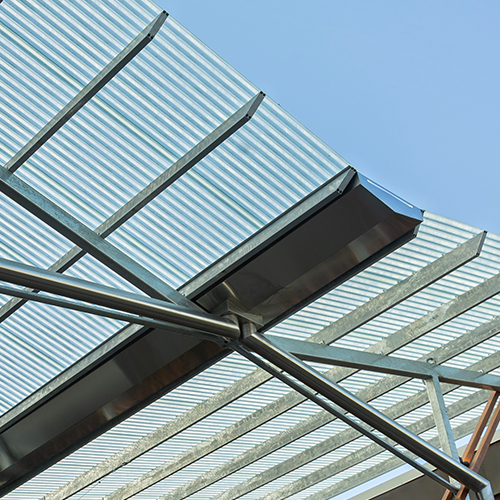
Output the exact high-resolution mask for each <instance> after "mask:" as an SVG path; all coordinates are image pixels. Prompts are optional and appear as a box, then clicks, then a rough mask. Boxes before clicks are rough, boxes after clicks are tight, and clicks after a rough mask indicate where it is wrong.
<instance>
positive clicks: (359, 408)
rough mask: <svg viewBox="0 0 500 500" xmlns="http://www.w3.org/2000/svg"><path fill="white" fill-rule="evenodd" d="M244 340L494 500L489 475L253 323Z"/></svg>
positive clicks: (410, 448) (293, 373) (450, 474)
mask: <svg viewBox="0 0 500 500" xmlns="http://www.w3.org/2000/svg"><path fill="white" fill-rule="evenodd" d="M244 326H245V325H244ZM243 344H244V345H245V346H247V347H249V348H250V349H252V350H253V351H255V352H256V353H257V354H259V355H261V356H262V357H264V359H266V360H268V361H270V362H271V363H273V364H274V365H276V366H277V367H278V368H280V369H282V370H284V371H285V372H286V373H288V374H290V375H292V376H293V377H295V378H297V380H299V381H300V382H302V383H303V384H305V385H307V386H308V387H310V388H311V389H313V390H315V391H317V392H319V393H320V394H321V395H322V396H324V397H326V398H327V399H329V400H330V401H332V402H334V403H335V404H338V405H339V406H340V407H341V408H343V409H344V410H345V411H347V412H350V413H352V414H353V415H355V416H356V417H357V418H359V419H361V420H362V421H363V422H365V423H367V424H368V425H370V426H372V427H374V428H375V429H377V430H378V431H380V432H382V433H383V434H385V435H386V436H387V437H389V438H391V439H393V440H394V441H396V442H397V443H398V444H400V445H402V446H404V447H405V448H406V449H408V450H409V451H411V452H413V453H415V454H416V455H417V456H418V457H420V458H423V459H424V460H426V461H427V462H429V463H430V464H431V465H433V466H434V467H437V468H438V469H440V470H442V471H443V472H445V473H446V474H448V475H449V476H451V477H453V478H454V479H456V480H457V481H460V482H461V483H462V484H464V485H465V486H467V487H468V488H470V489H471V490H473V491H474V492H476V493H477V495H478V496H479V497H480V498H481V499H484V500H486V499H488V500H493V492H492V490H491V486H490V483H489V482H488V481H487V480H486V479H484V478H483V477H481V476H480V475H478V474H477V473H475V472H473V471H471V470H469V469H468V468H467V467H466V466H464V465H462V464H461V463H458V462H456V461H454V460H453V459H452V458H451V457H449V456H448V455H446V454H445V453H443V452H442V451H440V450H438V449H437V448H434V447H433V446H431V445H429V443H427V442H426V441H424V440H423V439H421V438H419V437H418V436H415V435H414V434H412V433H411V432H409V431H408V429H406V428H405V427H403V426H401V425H400V424H398V423H396V422H394V421H393V420H392V419H390V418H389V417H387V416H386V415H384V414H383V413H381V412H379V411H378V410H376V409H375V408H372V407H371V406H370V405H368V404H367V403H365V402H364V401H362V400H361V399H359V398H357V397H356V396H354V395H353V394H351V393H350V392H349V391H347V390H345V389H344V388H342V387H340V386H339V385H337V384H336V383H334V382H332V381H331V380H329V379H328V378H326V377H325V376H324V375H322V374H320V373H318V372H316V370H314V369H313V368H311V367H310V366H308V365H307V364H305V363H304V362H302V361H300V360H299V359H298V358H296V357H295V356H293V355H292V354H289V353H287V352H286V351H282V350H281V349H280V348H278V347H277V346H276V345H274V344H273V343H272V342H270V341H269V340H268V339H266V338H265V337H264V336H263V335H261V334H257V333H256V330H255V327H254V326H253V325H251V326H250V327H247V329H246V332H245V330H244V338H243Z"/></svg>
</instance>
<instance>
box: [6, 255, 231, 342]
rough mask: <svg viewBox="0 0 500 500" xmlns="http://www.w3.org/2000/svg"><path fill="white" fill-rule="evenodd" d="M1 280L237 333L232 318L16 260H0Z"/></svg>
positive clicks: (205, 328)
mask: <svg viewBox="0 0 500 500" xmlns="http://www.w3.org/2000/svg"><path fill="white" fill-rule="evenodd" d="M0 280H1V281H7V282H8V283H14V284H16V285H21V286H27V287H31V288H36V289H37V290H43V291H45V292H49V293H55V294H57V295H63V296H65V297H69V298H72V299H77V300H82V301H84V302H90V303H92V304H97V305H99V306H104V307H110V308H113V309H118V310H119V311H125V312H127V313H132V314H137V315H143V316H146V317H150V318H154V319H159V320H160V321H165V322H168V323H174V324H175V325H180V326H185V327H188V328H193V329H195V330H201V331H204V332H207V333H213V334H215V335H220V336H222V337H229V338H233V339H237V338H238V337H239V336H240V329H239V326H238V325H237V324H235V323H233V322H232V321H231V320H228V319H224V318H221V317H219V316H215V315H213V314H209V313H206V312H204V311H198V310H195V309H193V308H187V307H182V306H178V305H176V304H171V303H169V302H166V301H164V300H158V299H153V298H150V297H144V296H142V295H139V294H136V293H131V292H126V291H123V290H119V289H118V288H111V287H107V286H104V285H98V284H96V283H92V282H91V281H85V280H81V279H77V278H72V277H70V276H66V275H63V274H58V273H54V272H52V271H45V270H43V269H39V268H37V267H32V266H27V265H25V264H20V263H18V262H13V261H9V260H5V259H0Z"/></svg>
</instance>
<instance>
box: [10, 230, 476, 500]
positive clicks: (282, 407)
mask: <svg viewBox="0 0 500 500" xmlns="http://www.w3.org/2000/svg"><path fill="white" fill-rule="evenodd" d="M484 238H485V233H479V234H478V235H476V236H474V237H473V238H471V239H470V240H468V241H466V242H465V243H463V244H461V245H459V246H458V247H457V248H455V249H453V250H451V251H450V252H448V253H446V254H444V255H443V256H441V257H439V258H438V259H436V260H435V261H433V262H432V263H430V264H428V265H427V266H425V267H424V268H422V269H421V270H419V271H418V272H416V273H415V274H413V275H412V276H410V277H408V278H406V279H404V280H402V281H401V282H399V283H398V284H396V285H394V286H393V287H391V288H390V289H388V290H387V291H385V292H383V293H382V294H381V295H380V297H383V300H382V299H379V298H378V297H375V298H374V299H372V300H370V301H369V302H367V303H365V304H363V305H362V306H360V307H358V308H357V309H356V310H354V311H352V312H351V313H348V314H346V315H345V316H344V317H343V318H341V319H340V320H338V321H336V322H334V323H333V324H332V325H330V326H328V327H326V328H324V329H323V330H321V331H320V332H318V333H317V334H315V335H312V336H311V337H310V340H311V341H318V342H319V341H320V340H321V339H322V338H325V337H326V338H332V336H333V332H337V331H338V332H340V333H338V334H337V335H339V336H342V335H345V334H347V333H349V332H351V331H353V330H355V329H356V328H358V327H360V326H361V325H363V324H364V323H366V322H367V321H369V320H370V319H372V318H374V317H376V316H377V315H378V314H381V313H382V312H384V311H385V310H387V309H388V308H390V307H393V306H394V305H397V304H398V303H400V302H401V301H403V300H406V299H407V298H409V297H411V296H412V295H414V294H416V293H417V292H419V291H420V290H422V289H423V288H425V287H426V286H429V285H430V284H432V283H434V282H435V281H437V280H439V279H441V278H442V277H444V276H446V275H448V274H449V273H451V272H453V271H454V270H455V269H458V268H459V267H461V266H462V265H464V264H466V263H467V262H470V261H471V260H473V259H474V258H476V257H477V256H478V255H479V254H480V252H481V248H482V245H483V242H484ZM0 314H1V309H0ZM0 318H1V316H0ZM337 325H338V328H337ZM477 338H481V335H480V334H479V333H478V336H477ZM271 378H272V377H271V376H270V375H269V374H268V373H267V372H265V371H264V370H261V369H257V370H255V371H254V372H252V373H250V374H249V375H247V376H246V377H244V378H243V379H241V380H239V381H237V382H235V383H234V384H232V385H231V386H230V387H228V388H227V389H224V390H223V391H221V392H220V393H218V394H216V395H215V396H213V397H212V398H209V399H208V400H207V401H205V402H203V403H201V404H200V405H198V406H196V407H195V408H193V409H191V410H189V411H188V412H186V413H185V414H183V415H181V416H179V417H177V418H176V419H174V420H173V421H172V422H169V423H167V424H165V425H164V426H162V427H159V428H158V429H157V430H155V431H154V432H152V433H151V434H149V435H147V436H145V437H144V438H142V439H140V440H139V441H137V443H134V444H132V445H130V446H128V447H127V448H124V449H123V450H121V451H120V452H118V453H116V454H115V455H113V456H112V457H110V458H109V459H106V460H104V461H103V462H101V463H100V464H98V465H96V466H95V467H93V468H92V469H90V470H88V471H87V472H85V473H83V474H82V475H80V476H78V477H77V478H75V479H73V480H72V481H70V482H68V483H67V484H65V485H63V486H61V487H60V488H58V489H57V490H55V491H54V492H52V493H50V494H48V495H46V497H45V499H46V500H64V499H66V498H69V497H70V496H72V495H74V494H75V493H77V492H78V491H81V490H82V489H83V488H86V487H88V486H90V485H91V484H93V483H95V482H96V481H99V480H100V479H102V478H103V477H105V476H107V475H108V474H110V473H111V472H113V471H114V470H116V469H118V468H120V467H123V466H124V465H126V464H127V463H129V462H130V461H132V460H134V459H135V458H138V457H139V456H141V455H142V454H144V453H146V452H148V451H149V450H151V449H153V448H155V447H156V446H158V445H160V444H162V443H163V442H165V441H167V440H168V439H170V438H171V437H173V436H175V435H177V434H178V433H180V432H182V431H183V430H185V429H187V428H189V427H190V426H191V425H193V424H195V423H196V422H199V421H200V420H202V419H203V418H205V417H207V416H209V415H211V414H212V413H214V412H215V411H217V410H219V409H220V408H223V407H224V406H226V405H228V404H230V403H232V402H233V401H235V400H236V399H238V398H239V397H241V396H244V395H245V394H247V393H248V392H250V391H251V390H253V389H255V388H257V387H259V386H260V385H262V384H263V383H265V382H266V381H268V380H270V379H271ZM303 400H304V399H303V398H301V397H300V396H299V395H297V394H295V393H289V394H288V395H286V396H284V397H283V398H280V399H279V400H277V401H276V402H275V403H272V404H271V405H268V406H267V407H266V408H265V409H263V410H259V411H257V412H255V413H253V414H252V415H250V417H249V418H247V419H244V421H242V422H241V424H240V423H238V428H239V430H238V432H236V429H233V427H235V426H231V427H230V428H228V429H226V430H225V431H222V432H223V433H224V436H223V435H220V436H219V435H217V443H216V442H214V443H211V444H210V443H206V444H205V445H203V446H200V447H199V448H196V449H191V450H188V452H187V453H186V454H183V455H182V456H180V457H177V458H176V460H175V463H172V464H168V466H167V464H163V465H162V466H160V467H158V468H157V470H156V469H155V470H154V471H152V472H151V473H150V474H149V475H148V477H149V476H153V477H150V479H151V481H152V483H151V484H154V483H155V482H157V481H155V480H154V476H158V477H160V478H163V477H167V476H169V475H171V474H173V473H174V472H175V471H176V470H179V468H183V467H185V466H187V465H189V464H190V463H192V462H194V461H196V460H198V459H199V458H201V457H203V456H205V455H206V454H208V453H211V452H212V451H214V450H216V449H217V448H218V447H220V446H223V445H224V444H225V443H227V442H230V441H232V440H234V439H236V438H238V437H239V436H240V435H242V434H244V433H246V432H249V431H251V430H252V429H254V428H256V427H258V426H259V425H262V424H263V423H265V422H267V421H269V420H270V419H272V418H274V417H275V416H277V415H280V414H281V413H283V412H285V411H287V410H288V409H290V408H293V407H294V406H296V405H297V404H299V403H300V402H302V401H303ZM328 421H330V416H329V415H328V418H327V419H326V420H323V421H322V423H320V424H319V426H321V425H324V424H326V423H328ZM312 430H314V429H312ZM307 432H308V431H307V430H304V431H303V434H302V435H304V434H307ZM278 447H279V446H278ZM266 454H267V453H266ZM184 455H186V456H184ZM221 474H224V471H221ZM159 480H161V479H159ZM143 483H144V488H142V489H145V488H147V487H149V486H148V485H147V483H148V481H147V477H144V481H143ZM203 487H205V486H202V488H203ZM123 490H124V491H120V490H117V492H116V495H115V496H116V498H128V497H126V496H123V497H122V496H121V495H122V493H123V494H124V495H125V494H126V488H124V489H123ZM119 491H120V493H119V494H118V492H119ZM113 495H114V494H112V495H111V496H110V498H113Z"/></svg>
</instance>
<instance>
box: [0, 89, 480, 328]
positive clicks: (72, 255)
mask: <svg viewBox="0 0 500 500" xmlns="http://www.w3.org/2000/svg"><path fill="white" fill-rule="evenodd" d="M264 96H265V94H263V93H262V92H260V93H259V94H256V95H255V96H254V97H252V99H250V100H249V101H248V102H247V103H246V104H244V105H243V106H242V107H241V108H240V109H238V110H237V111H236V112H235V113H234V114H233V115H231V116H230V117H229V118H228V119H227V120H225V121H224V122H223V123H222V124H221V125H219V126H218V127H217V128H216V129H215V130H213V131H212V132H211V133H210V134H208V135H207V136H206V137H205V138H204V139H202V140H201V141H200V142H199V143H198V144H197V145H196V146H194V147H193V148H192V149H191V150H190V151H188V152H187V153H186V154H185V155H184V156H182V157H181V158H180V159H179V160H177V161H176V162H175V163H174V164H173V165H172V166H170V167H169V168H168V169H167V170H165V171H164V172H163V173H162V174H160V175H159V176H158V177H157V178H156V179H155V180H154V181H152V182H151V183H150V184H148V185H147V186H146V187H145V188H144V189H142V190H141V191H139V193H137V194H136V195H135V196H134V197H133V198H132V199H131V200H130V201H129V202H127V203H126V204H125V205H124V206H123V207H121V208H120V209H118V210H117V211H116V212H115V213H114V214H113V215H112V216H111V217H110V218H109V219H107V220H106V221H105V222H103V223H102V224H101V225H100V226H99V227H98V228H97V229H95V233H96V234H97V235H99V236H101V237H102V238H106V237H108V236H109V235H110V234H111V233H113V232H114V231H116V230H117V229H118V228H119V227H120V226H121V225H122V224H124V223H125V222H127V221H128V220H129V219H130V218H131V217H132V216H133V215H135V214H136V213H137V212H138V211H139V210H140V209H141V208H143V207H145V206H146V205H147V204H148V203H149V202H150V201H152V200H153V199H154V198H155V197H157V196H158V195H159V194H161V193H162V192H163V191H164V190H165V189H167V188H168V187H169V186H170V185H171V184H172V183H173V182H175V181H176V180H177V179H178V178H179V177H181V176H182V175H183V174H185V173H186V172H187V171H188V170H189V169H191V168H192V167H194V166H195V165H196V164H197V163H198V162H200V161H201V160H202V159H203V158H205V156H207V155H208V154H209V153H210V152H211V151H213V150H214V149H215V148H216V147H217V146H218V145H219V144H221V143H222V142H223V141H224V140H226V139H227V138H228V137H229V136H231V135H232V134H233V133H234V132H236V131H237V130H239V129H240V128H241V127H242V126H243V125H244V124H245V123H247V122H248V121H249V120H250V119H251V118H252V116H253V115H254V114H255V112H256V110H257V109H258V107H259V105H260V103H261V102H262V100H263V99H264ZM459 248H461V247H459ZM472 252H473V249H472ZM86 253H87V252H86V251H85V250H82V249H81V248H79V247H74V248H72V249H71V250H70V251H69V252H68V253H67V254H66V255H64V256H62V257H61V258H60V259H59V260H58V261H57V262H55V263H54V264H53V265H52V266H50V267H49V271H54V272H58V273H63V272H64V271H66V270H67V269H69V268H70V267H71V266H72V265H74V264H75V263H76V262H78V261H79V260H80V259H81V258H82V257H83V256H84V255H85V254H86ZM471 258H472V257H471ZM30 291H31V290H30ZM25 303H26V300H25V299H22V298H17V299H13V300H10V301H9V302H7V303H6V304H4V305H3V306H2V307H0V322H2V321H4V320H5V319H7V318H8V317H9V316H10V315H11V314H13V313H14V312H15V311H17V310H18V309H19V308H20V307H21V306H22V305H23V304H25Z"/></svg>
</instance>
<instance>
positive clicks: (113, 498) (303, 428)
mask: <svg viewBox="0 0 500 500" xmlns="http://www.w3.org/2000/svg"><path fill="white" fill-rule="evenodd" d="M499 331H500V317H498V318H496V319H495V320H492V321H491V322H490V323H488V324H485V325H481V326H480V327H478V328H477V329H475V330H473V331H471V332H469V333H468V334H466V335H463V336H461V337H459V338H458V339H456V340H453V341H451V342H449V343H448V344H446V345H445V346H443V347H441V348H439V349H436V350H435V351H433V352H431V353H429V354H428V355H426V356H425V357H424V359H425V358H427V357H428V356H432V357H433V359H434V360H435V361H436V363H444V362H445V361H447V360H449V359H451V358H453V357H455V356H457V355H459V354H460V353H462V352H464V351H466V350H467V349H470V348H471V347H473V346H475V345H477V344H479V343H481V342H483V341H485V340H487V339H488V338H491V337H493V336H494V335H496V334H497V333H498V332H499ZM495 360H496V361H495ZM487 363H488V364H487ZM496 363H497V364H496ZM499 364H500V355H494V356H493V357H490V358H488V361H487V362H486V361H484V362H481V363H480V364H477V365H474V366H473V368H474V369H476V370H478V371H479V370H484V371H486V372H488V371H491V370H493V369H494V368H496V367H497V366H498V365H499ZM254 373H255V372H254ZM351 373H353V371H352V370H351V371H349V370H346V369H334V370H330V371H329V372H327V374H328V376H329V377H331V378H332V380H335V381H340V380H342V379H343V378H345V377H346V376H348V375H349V374H351ZM407 380H409V379H408V378H404V379H403V378H401V377H398V376H394V375H390V376H388V377H385V378H384V379H382V380H380V381H379V382H377V383H376V384H373V385H371V386H369V387H367V388H366V389H363V390H361V391H359V392H358V393H357V396H358V397H360V398H362V399H364V400H366V401H370V400H372V399H374V398H377V397H379V396H381V395H382V394H385V393H386V392H388V391H390V390H392V389H394V388H396V387H398V386H399V385H401V384H402V383H404V382H406V381H407ZM455 388H456V386H448V385H446V386H445V389H444V390H445V391H446V392H449V391H451V390H453V389H455ZM304 400H305V398H303V397H301V396H300V395H298V394H296V393H294V392H292V393H288V394H286V395H284V396H282V397H281V398H279V399H278V400H276V401H274V402H273V403H271V404H269V405H267V406H265V407H264V408H262V409H260V410H257V411H256V412H254V413H252V414H251V415H249V416H248V417H246V418H244V419H242V420H241V421H239V422H237V423H236V424H233V425H232V426H230V427H228V428H226V429H224V430H222V431H221V432H219V433H217V434H215V435H214V436H212V437H211V438H209V439H207V440H206V441H204V442H202V443H200V444H199V445H196V446H195V447H193V448H191V449H190V450H187V451H186V452H184V453H182V454H181V455H179V456H177V457H176V458H175V459H174V460H172V461H170V462H165V463H164V464H162V465H160V466H158V467H156V468H155V469H153V470H152V471H150V472H148V473H146V474H144V475H143V476H142V477H140V478H137V479H135V480H134V481H131V482H130V483H128V484H127V485H125V486H123V487H122V488H120V489H118V490H116V491H115V492H113V493H111V494H110V495H109V496H108V497H107V500H124V499H126V498H129V497H130V493H137V492H139V491H142V490H144V489H146V488H148V487H150V486H152V485H153V484H155V483H156V482H158V481H160V480H163V479H165V478H166V477H168V476H170V475H172V474H174V473H175V472H177V471H179V470H181V469H183V468H184V467H186V466H188V465H190V464H191V463H193V462H194V461H196V460H199V459H201V458H203V457H204V456H206V455H208V454H209V453H212V452H213V451H215V450H217V449H219V448H220V447H222V446H224V445H225V444H228V443H230V442H231V441H234V440H235V439H237V438H239V437H241V436H242V435H244V434H246V433H247V432H250V431H251V430H253V429H255V428H256V427H258V426H260V425H262V424H264V423H265V422H267V421H269V420H270V419H272V418H274V417H276V416H278V415H280V414H282V413H284V412H285V411H287V410H289V409H291V408H293V407H294V406H296V405H298V404H300V403H301V402H303V401H304ZM427 402H428V398H427V394H426V393H425V392H423V393H422V394H421V395H420V396H419V397H418V398H414V397H411V398H408V400H405V401H404V402H402V403H405V404H404V405H402V404H399V403H398V404H397V405H395V406H394V407H392V408H390V409H389V410H387V411H388V415H389V416H390V417H391V418H398V417H400V416H401V415H403V414H405V413H408V412H409V411H412V410H414V409H416V408H418V407H419V406H422V405H424V404H426V403H427ZM393 408H394V412H395V413H393V412H392V409H393ZM332 420H333V418H332V417H331V415H329V414H327V413H325V412H320V413H318V414H316V415H314V416H312V417H309V418H308V419H306V420H304V421H303V422H300V423H299V424H297V425H295V426H294V427H293V428H290V429H287V430H286V431H284V432H283V433H280V434H278V435H276V436H274V437H273V438H270V439H269V440H267V441H265V442H263V443H261V444H259V445H257V446H256V447H254V448H252V449H251V450H248V451H247V452H244V453H242V454H241V455H239V456H237V457H235V458H233V459H231V460H229V461H227V462H226V463H225V464H223V465H221V466H219V467H216V468H214V469H212V470H211V471H208V472H206V473H204V474H202V475H201V476H199V477H197V478H195V479H193V480H192V481H190V482H188V483H186V484H184V485H183V486H181V487H179V488H178V489H176V490H174V491H173V492H170V493H168V494H167V495H165V496H164V497H163V499H168V500H181V499H184V498H187V497H189V496H190V495H192V494H194V493H196V492H197V491H199V490H201V489H203V488H206V487H207V486H210V485H211V484H213V483H215V482H217V481H219V480H221V479H223V478H224V477H227V476H228V475H230V474H231V473H233V472H236V471H237V470H239V469H241V468H243V467H246V466H247V465H250V464H251V463H253V462H255V461H256V460H259V459H260V458H263V457H264V456H266V455H268V454H270V453H272V452H274V451H276V450H278V449H280V448H282V447H283V446H286V445H287V444H290V443H291V442H293V441H295V440H296V439H299V438H301V437H303V436H305V435H306V434H308V433H310V432H312V431H314V430H316V429H318V428H320V427H322V426H323V425H326V424H327V423H329V422H331V421H332ZM357 437H358V434H357V433H356V432H354V431H352V430H349V431H348V434H347V439H348V441H347V442H349V441H350V440H353V439H355V438H357ZM337 438H338V439H337ZM337 444H339V445H342V444H346V443H344V441H343V440H342V439H340V436H336V437H335V439H334V440H333V441H330V442H327V443H325V445H323V448H324V449H327V448H328V446H329V447H332V446H333V447H334V448H333V449H335V447H336V445H337ZM318 450H319V448H318ZM329 451H332V450H331V449H327V451H325V453H327V452H329ZM321 454H324V453H321ZM311 456H312V455H309V457H311ZM319 456H321V455H319ZM306 458H308V457H306ZM316 458H318V457H316ZM311 459H313V458H311ZM305 463H307V462H305ZM305 463H300V461H297V462H296V463H295V465H296V467H300V466H301V465H305ZM294 468H295V467H294ZM283 471H284V466H283V465H281V466H279V467H277V468H276V470H274V468H271V469H269V470H268V471H266V472H265V473H263V474H262V475H258V476H254V477H253V478H251V479H249V480H248V481H247V482H245V485H244V486H243V485H239V487H238V488H232V489H229V490H227V491H226V492H225V493H224V494H223V495H221V498H219V497H217V499H218V500H233V499H235V498H238V497H239V496H241V495H243V494H245V493H248V492H250V491H252V490H254V489H256V488H258V487H260V486H262V485H263V484H266V483H267V482H269V481H272V480H274V479H275V478H276V477H274V475H275V474H276V473H277V474H279V475H280V474H281V473H283ZM264 476H265V477H264Z"/></svg>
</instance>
